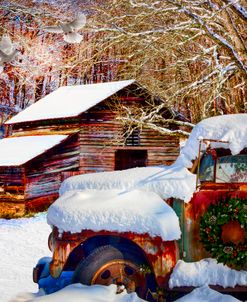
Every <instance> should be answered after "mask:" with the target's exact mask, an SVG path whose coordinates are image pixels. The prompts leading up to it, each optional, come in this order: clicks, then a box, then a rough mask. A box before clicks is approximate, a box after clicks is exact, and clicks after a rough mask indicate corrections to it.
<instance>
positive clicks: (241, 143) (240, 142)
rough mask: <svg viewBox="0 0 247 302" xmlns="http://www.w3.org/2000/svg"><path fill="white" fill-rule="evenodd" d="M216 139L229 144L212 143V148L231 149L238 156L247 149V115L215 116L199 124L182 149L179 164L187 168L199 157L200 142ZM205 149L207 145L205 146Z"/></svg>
mask: <svg viewBox="0 0 247 302" xmlns="http://www.w3.org/2000/svg"><path fill="white" fill-rule="evenodd" d="M201 139H214V140H221V141H226V142H228V143H213V142H212V143H211V146H212V148H225V149H230V150H231V152H232V154H233V155H235V154H238V153H239V152H240V151H241V150H243V149H244V148H246V147H247V114H229V115H220V116H214V117H211V118H208V119H205V120H202V121H201V122H200V123H198V124H197V125H196V126H195V127H194V128H193V130H192V132H191V134H190V137H189V138H188V140H187V141H186V144H185V146H184V147H183V148H182V150H181V152H180V155H179V157H178V159H177V163H178V164H180V165H182V166H185V167H187V168H191V167H192V161H193V160H194V159H196V158H197V157H198V151H199V140H201ZM203 145H204V146H203V147H204V148H205V144H203Z"/></svg>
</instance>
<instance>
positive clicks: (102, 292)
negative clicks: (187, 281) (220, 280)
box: [11, 284, 239, 302]
mask: <svg viewBox="0 0 247 302" xmlns="http://www.w3.org/2000/svg"><path fill="white" fill-rule="evenodd" d="M61 301H69V302H78V301H86V302H142V301H143V302H144V301H145V300H142V299H140V298H139V297H138V296H137V295H136V294H135V293H131V294H127V293H126V291H123V292H122V293H121V294H118V295H116V286H115V285H113V284H112V285H110V286H100V285H92V286H86V285H82V284H73V285H69V286H67V287H65V288H64V289H62V290H60V291H58V292H56V293H54V294H51V295H48V296H43V297H37V298H35V297H34V296H30V295H28V294H23V295H20V296H19V299H18V298H17V299H16V300H13V301H11V302H61ZM174 302H239V300H238V299H236V298H234V297H232V296H230V295H224V294H221V293H219V292H217V291H215V290H212V289H210V288H209V287H208V286H203V287H199V288H196V289H194V290H193V291H192V292H191V293H190V294H187V295H186V296H184V297H182V298H180V299H178V300H176V301H174Z"/></svg>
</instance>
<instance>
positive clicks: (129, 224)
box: [47, 190, 181, 240]
mask: <svg viewBox="0 0 247 302" xmlns="http://www.w3.org/2000/svg"><path fill="white" fill-rule="evenodd" d="M47 221H48V224H50V225H54V226H56V227H58V229H59V231H60V232H63V231H67V232H68V231H69V232H71V233H78V232H81V231H82V230H85V229H90V230H93V231H100V230H108V231H118V232H133V233H137V234H144V233H148V234H149V235H150V236H152V237H155V236H160V237H161V238H162V239H163V240H176V239H179V238H180V235H181V231H180V227H179V220H178V217H177V215H176V213H175V212H174V210H173V209H172V208H171V207H170V206H169V205H168V204H166V203H165V202H164V201H163V200H162V198H160V197H159V196H158V195H157V194H155V193H153V192H145V191H141V190H134V191H130V192H126V193H120V192H119V191H116V190H107V191H102V190H84V191H71V192H67V193H65V194H63V195H62V196H61V197H60V198H58V199H57V200H56V201H55V203H53V204H52V205H51V206H50V208H49V210H48V214H47Z"/></svg>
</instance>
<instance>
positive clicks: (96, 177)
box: [59, 164, 196, 202]
mask: <svg viewBox="0 0 247 302" xmlns="http://www.w3.org/2000/svg"><path fill="white" fill-rule="evenodd" d="M85 189H97V190H112V189H117V190H124V191H129V190H133V189H141V190H145V191H151V192H155V193H157V194H158V195H159V196H160V197H161V198H163V199H168V198H170V197H174V198H179V199H182V200H184V201H185V202H188V201H190V199H191V197H192V195H193V193H194V191H195V189H196V176H195V175H194V174H192V173H190V172H189V171H188V170H187V169H186V168H184V167H181V166H178V165H176V164H173V165H171V166H158V167H143V168H132V169H127V170H122V171H112V172H99V173H90V174H83V175H77V176H72V177H70V178H68V179H66V180H65V181H64V182H63V183H62V185H61V187H60V191H59V193H60V195H62V194H64V193H65V192H67V191H73V190H85Z"/></svg>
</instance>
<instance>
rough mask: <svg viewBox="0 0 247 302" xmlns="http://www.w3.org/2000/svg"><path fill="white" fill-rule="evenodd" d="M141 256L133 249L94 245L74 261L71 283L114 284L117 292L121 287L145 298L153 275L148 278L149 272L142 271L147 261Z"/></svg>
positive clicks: (151, 283)
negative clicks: (94, 247)
mask: <svg viewBox="0 0 247 302" xmlns="http://www.w3.org/2000/svg"><path fill="white" fill-rule="evenodd" d="M142 258H143V257H141V256H140V255H138V252H137V251H136V250H135V249H131V248H128V249H127V248H126V247H123V246H121V247H120V246H117V247H114V246H111V245H106V246H102V247H99V248H96V249H95V250H94V251H93V252H92V253H91V254H90V255H88V256H87V257H86V258H85V259H84V260H82V261H81V262H80V263H79V264H78V266H77V268H76V270H75V273H74V276H73V282H74V283H78V282H79V283H82V284H86V285H92V284H102V285H110V284H116V285H117V286H118V292H121V290H122V288H125V289H126V290H127V292H128V293H131V292H136V293H137V294H138V295H139V297H141V298H147V295H148V292H150V293H151V290H152V288H153V287H154V286H153V285H154V282H153V280H154V278H150V273H148V272H145V269H144V271H143V268H147V263H146V262H145V260H144V259H142ZM149 279H150V280H149ZM151 279H152V282H150V284H149V281H151ZM149 289H150V290H149Z"/></svg>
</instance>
